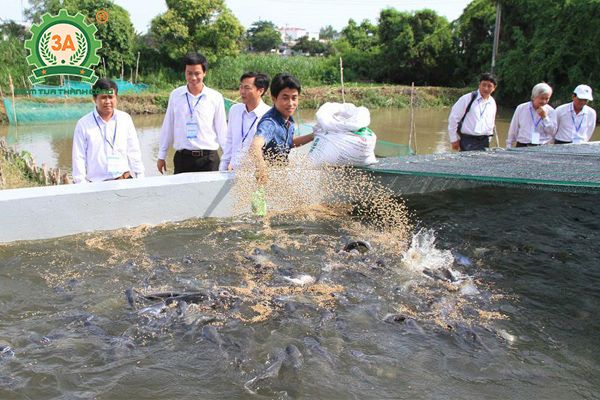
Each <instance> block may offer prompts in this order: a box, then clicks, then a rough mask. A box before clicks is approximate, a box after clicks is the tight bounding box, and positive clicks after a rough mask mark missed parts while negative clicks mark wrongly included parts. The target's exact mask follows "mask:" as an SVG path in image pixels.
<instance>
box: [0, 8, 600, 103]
mask: <svg viewBox="0 0 600 400" xmlns="http://www.w3.org/2000/svg"><path fill="white" fill-rule="evenodd" d="M498 1H500V2H501V6H502V23H501V34H500V46H499V52H498V58H497V65H496V71H495V72H496V73H497V75H498V76H499V79H500V84H499V87H498V92H497V97H498V98H499V99H500V101H501V102H502V103H504V104H516V103H518V102H521V101H523V99H526V98H527V97H528V96H529V92H530V90H531V87H532V86H533V85H534V84H536V83H538V82H541V81H546V82H548V83H549V84H550V85H551V86H553V87H554V88H555V96H554V97H555V98H556V97H557V96H568V95H569V93H570V91H571V90H572V89H573V87H574V86H576V85H577V84H579V83H587V84H590V85H591V86H592V87H594V88H595V82H596V81H597V80H598V79H599V78H600V77H599V76H598V74H600V48H599V47H598V46H596V43H600V41H599V40H596V39H600V29H596V27H597V26H600V1H598V0H545V1H544V2H543V4H540V1H539V0H498ZM166 3H167V7H168V9H167V11H166V12H164V13H163V14H161V15H158V16H156V17H155V18H154V19H153V20H152V22H151V26H150V30H149V32H148V33H147V34H144V35H139V34H136V33H135V31H134V28H133V25H132V23H131V20H130V15H129V13H128V12H127V11H126V10H125V9H123V8H122V7H120V6H118V5H116V4H114V2H112V1H110V0H62V1H60V0H30V5H31V8H30V9H29V10H28V11H27V15H28V16H29V17H30V18H31V19H32V20H33V21H34V22H36V21H38V20H39V18H40V16H41V14H42V13H44V12H46V11H48V12H51V13H56V12H57V11H58V10H59V9H60V8H66V9H68V10H69V11H70V12H71V13H75V12H82V13H84V14H85V15H87V17H88V20H89V21H90V22H92V23H95V22H96V21H95V13H96V12H97V10H99V9H101V8H104V9H105V10H107V11H108V13H109V16H110V17H109V21H108V22H107V23H106V24H103V25H100V24H99V25H98V35H99V38H100V39H101V40H102V41H103V43H104V46H103V47H102V49H101V50H100V51H99V54H100V55H101V57H102V58H103V60H104V65H101V66H99V68H104V69H105V73H106V74H108V75H110V74H112V75H118V73H119V70H120V68H121V65H122V64H124V65H126V66H128V67H129V68H132V66H133V65H134V63H135V59H136V57H137V54H138V52H139V53H140V55H141V57H140V70H141V71H143V73H144V76H146V77H148V76H155V77H156V76H158V77H161V79H164V80H166V81H168V80H170V79H173V80H175V79H181V76H180V71H179V60H180V59H181V57H182V56H183V55H184V54H185V53H186V52H188V51H192V50H194V51H201V52H203V53H204V54H205V55H206V56H207V58H208V60H209V63H210V64H211V65H213V66H215V65H218V64H219V60H222V59H224V58H227V59H228V60H231V58H232V57H236V56H238V55H239V54H240V53H244V52H271V51H272V49H274V50H275V51H277V50H278V49H279V46H280V45H281V44H282V38H281V36H280V35H279V33H278V32H277V29H276V26H275V25H274V24H273V23H272V22H270V21H257V22H255V23H254V24H253V25H252V26H251V27H250V28H249V29H247V30H245V29H244V28H243V27H242V25H241V24H240V22H239V20H238V19H237V18H236V17H235V16H234V15H233V14H232V13H231V11H230V10H229V9H228V8H227V7H226V5H225V2H224V0H211V1H206V0H166ZM495 16H496V2H495V0H473V1H472V2H471V3H469V5H468V6H467V7H466V8H465V10H464V11H463V13H462V15H461V16H460V17H459V18H458V19H457V20H456V21H454V22H449V21H448V20H447V19H446V18H445V17H443V16H440V15H438V14H437V13H436V12H435V11H432V10H428V9H424V10H420V11H416V12H401V11H398V10H395V9H392V8H387V9H384V10H382V11H381V12H380V14H379V18H378V20H377V23H372V22H370V21H368V20H364V21H362V22H357V21H354V20H352V19H351V20H349V21H348V24H347V25H346V26H345V27H344V28H343V29H342V30H341V31H340V32H336V31H335V30H334V29H333V28H332V27H331V26H327V27H324V28H322V29H321V31H320V39H323V40H315V39H311V40H309V39H308V38H307V37H306V38H301V39H300V40H298V41H297V43H296V47H295V49H296V50H298V51H302V52H304V53H309V54H311V55H312V54H319V55H324V56H326V57H329V59H330V62H331V67H332V68H335V67H336V66H337V65H338V63H339V57H342V58H343V60H344V72H345V79H346V80H347V81H365V82H388V83H398V84H410V83H411V82H415V84H416V85H439V86H457V87H464V86H469V85H473V84H475V83H476V79H477V76H478V75H479V74H480V73H481V72H484V71H489V70H490V68H491V54H492V41H493V35H494V23H495ZM0 32H1V33H2V34H3V37H1V39H3V41H2V42H0V53H5V54H0V61H2V62H3V64H4V65H8V66H9V67H10V65H11V63H12V64H15V63H18V61H15V57H14V56H15V55H16V54H18V53H21V50H20V48H19V46H16V45H15V43H18V41H22V40H23V39H24V38H23V32H22V31H20V30H19V28H18V27H16V26H13V25H10V24H4V25H1V26H0ZM19 36H20V37H19ZM25 36H27V34H25ZM17 58H19V57H17ZM23 62H24V61H23ZM17 67H18V68H23V66H22V65H19V66H16V67H15V68H17ZM25 67H26V65H25ZM330 78H331V77H329V78H328V79H330ZM324 82H325V80H324Z"/></svg>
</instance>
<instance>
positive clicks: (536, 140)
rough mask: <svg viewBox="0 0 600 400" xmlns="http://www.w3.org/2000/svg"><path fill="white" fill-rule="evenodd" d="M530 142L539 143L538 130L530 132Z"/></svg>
mask: <svg viewBox="0 0 600 400" xmlns="http://www.w3.org/2000/svg"><path fill="white" fill-rule="evenodd" d="M531 144H540V133H539V132H538V131H533V132H531Z"/></svg>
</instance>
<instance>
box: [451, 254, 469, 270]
mask: <svg viewBox="0 0 600 400" xmlns="http://www.w3.org/2000/svg"><path fill="white" fill-rule="evenodd" d="M452 255H453V256H454V261H456V262H457V263H458V264H459V265H462V266H464V267H470V266H471V265H473V262H472V261H471V259H470V258H469V257H467V256H465V255H464V254H460V253H459V252H457V251H453V252H452Z"/></svg>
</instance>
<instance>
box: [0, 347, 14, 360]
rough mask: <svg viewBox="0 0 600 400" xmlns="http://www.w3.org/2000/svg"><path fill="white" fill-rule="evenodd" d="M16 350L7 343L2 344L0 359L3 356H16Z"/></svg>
mask: <svg viewBox="0 0 600 400" xmlns="http://www.w3.org/2000/svg"><path fill="white" fill-rule="evenodd" d="M14 356H15V352H14V351H13V350H12V349H11V348H10V346H8V345H5V344H0V359H2V358H10V357H14Z"/></svg>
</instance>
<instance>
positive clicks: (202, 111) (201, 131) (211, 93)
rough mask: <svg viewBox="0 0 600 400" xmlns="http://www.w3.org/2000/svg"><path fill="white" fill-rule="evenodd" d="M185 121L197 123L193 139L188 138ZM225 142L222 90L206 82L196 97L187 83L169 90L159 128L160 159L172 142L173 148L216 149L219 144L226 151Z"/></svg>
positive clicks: (186, 122) (165, 154)
mask: <svg viewBox="0 0 600 400" xmlns="http://www.w3.org/2000/svg"><path fill="white" fill-rule="evenodd" d="M186 95H187V96H186ZM190 110H192V113H191V114H190ZM188 123H192V124H194V126H197V130H198V132H197V135H196V137H195V138H188V133H187V132H188V131H187V129H188V126H187V125H188ZM196 124H197V125H196ZM226 143H227V120H226V115H225V104H224V102H223V96H222V95H221V93H219V92H217V91H216V90H213V89H211V88H209V87H207V86H206V85H204V87H203V88H202V92H200V94H199V95H198V96H194V95H192V94H191V93H190V92H189V91H188V89H187V85H186V86H181V87H178V88H177V89H175V90H173V91H172V92H171V94H170V95H169V104H168V106H167V112H166V114H165V119H164V121H163V125H162V129H161V131H160V145H159V149H158V158H159V159H160V160H164V159H165V157H166V156H167V151H168V150H169V147H170V146H171V144H173V148H174V149H175V150H185V149H187V150H217V149H218V148H219V145H221V148H223V150H224V151H225V146H226Z"/></svg>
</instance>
